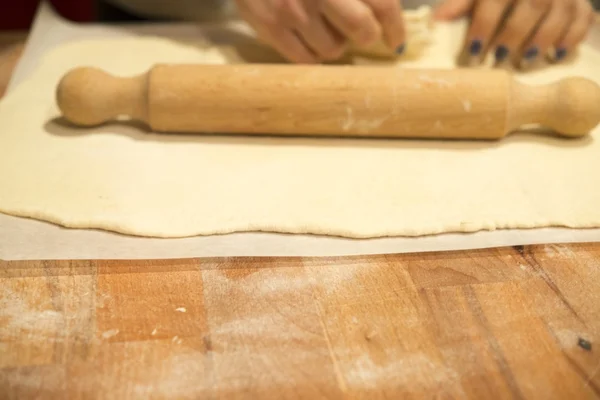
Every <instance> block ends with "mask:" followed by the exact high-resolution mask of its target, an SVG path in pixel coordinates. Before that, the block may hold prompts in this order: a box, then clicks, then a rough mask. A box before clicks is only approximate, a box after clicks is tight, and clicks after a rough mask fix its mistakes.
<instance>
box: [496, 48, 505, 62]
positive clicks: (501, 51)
mask: <svg viewBox="0 0 600 400" xmlns="http://www.w3.org/2000/svg"><path fill="white" fill-rule="evenodd" d="M494 56H495V57H496V62H502V61H504V59H505V58H506V57H507V56H508V48H507V47H506V46H503V45H500V46H498V47H496V53H495V55H494Z"/></svg>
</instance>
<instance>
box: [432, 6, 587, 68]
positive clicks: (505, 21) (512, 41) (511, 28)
mask: <svg viewBox="0 0 600 400" xmlns="http://www.w3.org/2000/svg"><path fill="white" fill-rule="evenodd" d="M467 14H470V15H471V25H470V27H469V30H468V33H467V42H466V43H467V46H468V50H469V52H470V54H471V55H472V56H484V55H485V53H486V52H487V51H488V50H491V51H494V56H495V58H496V62H502V61H504V60H505V59H508V58H511V59H513V60H517V61H519V60H521V59H524V60H525V61H528V62H533V61H534V60H535V59H536V58H537V57H538V56H545V55H546V54H548V51H549V50H550V49H553V50H554V60H556V61H560V60H561V59H564V58H565V57H566V56H567V54H569V52H571V51H573V50H574V49H575V48H576V47H577V45H578V44H579V43H580V42H582V41H583V40H584V39H585V36H586V34H587V33H588V31H589V30H590V28H591V26H592V23H593V21H594V12H593V9H592V6H591V4H590V2H589V0H446V1H445V2H444V3H443V4H442V5H441V6H440V7H439V8H438V9H437V10H436V13H435V16H436V17H437V18H438V19H441V20H449V19H455V18H458V17H462V16H464V15H467Z"/></svg>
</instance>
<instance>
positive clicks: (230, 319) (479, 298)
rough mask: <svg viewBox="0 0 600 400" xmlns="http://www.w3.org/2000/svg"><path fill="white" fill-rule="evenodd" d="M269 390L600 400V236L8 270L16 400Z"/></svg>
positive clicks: (3, 355) (10, 372) (0, 274)
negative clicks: (560, 241) (377, 252)
mask: <svg viewBox="0 0 600 400" xmlns="http://www.w3.org/2000/svg"><path fill="white" fill-rule="evenodd" d="M0 53H1V51H0ZM7 53H10V54H9V56H6V54H7ZM4 54H5V56H4V71H5V76H4V81H6V79H7V75H6V71H7V70H9V68H8V67H7V65H8V64H9V63H12V62H13V61H14V60H16V59H17V57H16V55H18V47H13V50H11V51H10V52H6V51H5V53H4ZM9 57H12V58H10V60H11V61H10V62H9V61H7V60H9ZM2 65H3V64H2V59H1V58H0V67H1V66H2ZM1 70H2V68H0V71H1ZM0 82H2V79H1V77H0ZM0 87H1V85H0ZM259 397H260V398H275V399H286V398H306V399H318V398H327V399H333V398H343V399H345V398H366V399H376V398H390V399H400V398H415V399H426V398H435V399H451V398H472V399H487V398H527V399H563V398H566V399H591V398H600V244H579V245H541V246H526V247H515V248H503V249H491V250H476V251H460V252H446V253H428V254H407V255H389V256H370V257H343V258H218V259H191V260H170V261H166V260H153V261H151V260H145V261H94V260H91V261H49V262H40V261H25V262H2V261H0V398H2V399H34V398H40V399H53V398H56V399H80V398H81V399H88V398H106V399H134V398H141V399H149V398H177V399H199V398H259Z"/></svg>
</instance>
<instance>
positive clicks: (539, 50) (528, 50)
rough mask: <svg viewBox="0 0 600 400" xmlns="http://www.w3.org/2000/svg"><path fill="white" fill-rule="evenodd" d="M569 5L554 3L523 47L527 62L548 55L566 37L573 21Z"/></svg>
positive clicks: (563, 2) (562, 2) (566, 3)
mask: <svg viewBox="0 0 600 400" xmlns="http://www.w3.org/2000/svg"><path fill="white" fill-rule="evenodd" d="M569 3H570V2H565V1H561V2H557V1H555V2H554V4H553V5H552V8H551V9H550V11H549V12H548V14H547V15H546V17H545V19H544V20H543V21H542V23H541V24H540V25H539V27H538V29H537V31H536V32H535V33H534V34H533V36H532V38H531V40H530V41H529V42H528V43H527V44H526V45H525V46H523V57H524V58H525V59H526V60H527V61H529V62H532V61H534V60H535V59H536V58H537V57H538V55H541V56H544V55H546V54H548V51H549V50H550V48H552V47H554V45H555V44H556V43H557V42H558V40H559V39H560V38H561V37H562V36H563V35H564V32H565V31H566V30H567V28H568V26H569V24H570V22H571V20H572V12H571V11H570V6H569V5H568V4H569Z"/></svg>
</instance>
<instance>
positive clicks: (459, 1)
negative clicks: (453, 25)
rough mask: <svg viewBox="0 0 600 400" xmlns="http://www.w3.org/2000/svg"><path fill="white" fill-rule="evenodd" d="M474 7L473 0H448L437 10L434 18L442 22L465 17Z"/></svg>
mask: <svg viewBox="0 0 600 400" xmlns="http://www.w3.org/2000/svg"><path fill="white" fill-rule="evenodd" d="M472 6H473V0H446V1H444V2H443V3H442V4H440V5H439V6H438V7H437V8H436V9H435V11H434V17H435V18H436V19H438V20H440V21H448V20H453V19H456V18H460V17H464V16H465V15H467V14H468V13H469V11H471V8H472Z"/></svg>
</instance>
